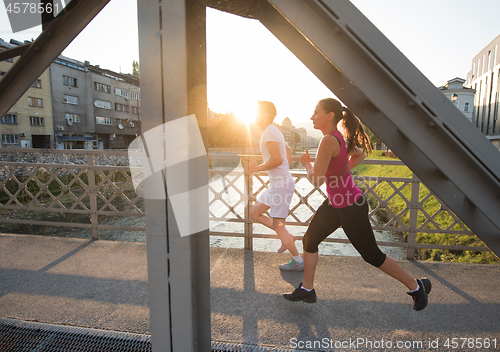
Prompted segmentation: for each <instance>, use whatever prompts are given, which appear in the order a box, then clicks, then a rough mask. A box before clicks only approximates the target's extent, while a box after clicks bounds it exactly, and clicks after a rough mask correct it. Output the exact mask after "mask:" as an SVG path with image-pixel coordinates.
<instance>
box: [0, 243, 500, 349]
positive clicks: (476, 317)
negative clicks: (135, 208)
mask: <svg viewBox="0 0 500 352" xmlns="http://www.w3.org/2000/svg"><path fill="white" fill-rule="evenodd" d="M210 250H211V264H210V266H211V311H212V340H216V341H224V342H233V343H245V344H252V345H258V344H260V345H265V346H279V347H288V348H291V347H292V348H293V347H302V348H304V349H309V350H332V351H333V350H339V351H342V350H344V351H347V350H350V351H351V350H360V351H362V350H375V349H376V348H377V347H384V346H385V347H388V345H387V343H388V342H390V343H392V344H393V346H392V349H394V350H397V349H398V348H397V347H398V345H397V344H398V343H399V344H400V345H401V344H403V345H402V347H405V346H404V344H406V347H408V346H410V345H413V347H414V348H410V349H403V350H405V351H426V350H429V351H438V350H439V351H441V350H450V351H451V350H452V349H451V348H450V349H447V348H446V346H445V343H446V341H447V339H449V343H450V344H451V343H452V342H456V343H458V344H459V345H460V346H461V345H462V343H463V342H464V340H460V338H474V339H483V340H474V343H473V345H474V346H477V344H478V342H479V341H482V342H484V341H485V340H484V339H487V338H489V339H490V343H491V347H490V348H489V349H488V350H490V351H494V350H500V294H499V292H500V266H498V265H475V264H458V263H435V262H409V261H400V264H401V265H402V266H403V267H404V268H405V269H406V270H408V271H409V272H410V273H411V274H412V275H414V276H416V277H422V276H427V277H429V278H430V279H431V281H432V284H433V288H432V293H431V294H430V304H429V306H428V307H427V308H426V309H425V310H423V311H421V312H416V311H414V310H413V309H412V308H411V299H410V297H409V296H407V295H406V293H405V292H406V289H405V288H404V287H403V286H402V285H401V284H400V283H398V282H396V281H395V280H393V279H391V278H390V277H388V276H386V275H384V274H382V273H381V272H380V271H379V270H378V269H375V268H373V267H371V266H369V265H368V264H366V263H364V262H363V260H362V259H361V258H358V257H337V256H322V257H321V258H320V262H319V264H318V271H317V276H316V283H317V285H316V290H317V293H318V299H319V300H318V302H317V303H315V304H305V303H302V302H297V303H293V302H288V301H286V300H285V299H283V298H282V297H281V294H282V293H284V292H289V291H291V290H292V289H293V287H294V286H297V285H298V284H299V283H300V282H301V279H302V273H282V272H280V270H279V269H278V265H279V264H281V263H284V262H286V261H287V260H288V259H289V255H288V254H277V253H265V252H251V251H245V250H240V249H225V248H211V249H210ZM147 297H148V294H147V265H146V245H145V244H144V243H134V242H111V241H90V240H81V239H74V238H54V237H38V236H24V235H0V316H2V317H10V318H18V319H25V320H31V321H40V322H48V323H57V324H69V325H75V326H80V327H91V328H99V329H110V330H116V331H128V332H136V333H149V330H150V329H149V307H148V298H147ZM452 338H456V339H458V340H451V339H452ZM493 339H496V344H497V348H493V343H494V342H493ZM382 340H383V342H382ZM469 342H470V343H472V340H470V341H466V344H465V347H464V348H463V349H454V350H463V351H471V350H475V349H474V348H469V347H468V346H467V344H468V343H469ZM436 343H438V347H439V348H432V347H434V346H436ZM429 344H431V345H430V346H431V348H430V347H429ZM330 347H332V348H330ZM335 347H337V348H335ZM450 347H452V346H450ZM477 350H482V351H484V350H485V349H477Z"/></svg>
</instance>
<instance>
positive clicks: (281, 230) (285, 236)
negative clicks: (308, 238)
mask: <svg viewBox="0 0 500 352" xmlns="http://www.w3.org/2000/svg"><path fill="white" fill-rule="evenodd" d="M272 226H273V227H272V228H273V230H274V231H276V234H277V235H278V237H279V239H280V240H281V243H283V245H284V246H285V247H286V248H287V249H288V250H289V251H290V253H291V254H292V256H294V257H298V256H299V251H298V250H297V247H295V238H294V237H293V236H292V235H291V234H290V232H288V230H287V229H286V227H285V219H279V218H273V220H272Z"/></svg>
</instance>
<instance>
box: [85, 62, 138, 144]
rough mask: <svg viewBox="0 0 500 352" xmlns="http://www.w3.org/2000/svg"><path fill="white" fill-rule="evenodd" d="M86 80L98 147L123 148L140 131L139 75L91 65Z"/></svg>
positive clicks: (88, 66)
mask: <svg viewBox="0 0 500 352" xmlns="http://www.w3.org/2000/svg"><path fill="white" fill-rule="evenodd" d="M86 68H87V69H88V70H89V72H90V77H89V83H90V86H89V87H90V89H91V96H92V104H91V106H92V110H93V111H92V112H93V118H94V124H95V135H96V138H97V141H98V148H99V149H126V148H127V147H128V145H129V144H130V143H131V142H132V141H133V140H134V139H135V138H136V137H137V136H138V135H139V134H140V130H141V126H140V124H141V122H140V99H141V96H140V88H139V78H137V77H134V76H132V75H129V74H121V73H117V72H113V71H110V70H106V69H102V68H100V67H99V66H91V65H90V64H89V63H86Z"/></svg>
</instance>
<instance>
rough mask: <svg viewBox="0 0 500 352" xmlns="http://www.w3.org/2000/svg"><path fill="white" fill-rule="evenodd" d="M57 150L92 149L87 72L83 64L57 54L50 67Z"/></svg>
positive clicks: (92, 128) (91, 113)
mask: <svg viewBox="0 0 500 352" xmlns="http://www.w3.org/2000/svg"><path fill="white" fill-rule="evenodd" d="M50 79H51V86H52V99H53V116H54V128H55V134H56V148H57V149H93V148H94V145H95V142H96V138H95V136H94V121H93V117H92V116H93V111H92V109H91V104H92V96H91V91H90V83H89V80H90V74H89V72H88V70H87V69H86V67H85V63H83V62H80V61H77V60H73V59H71V58H68V57H64V56H59V57H58V58H57V59H56V60H55V61H54V63H53V64H52V65H51V66H50Z"/></svg>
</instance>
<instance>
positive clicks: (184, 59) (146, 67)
mask: <svg viewBox="0 0 500 352" xmlns="http://www.w3.org/2000/svg"><path fill="white" fill-rule="evenodd" d="M138 10H139V14H138V15H139V54H140V66H141V67H140V71H141V102H142V128H143V132H145V131H148V130H151V129H153V128H157V127H158V126H162V125H163V126H164V125H165V124H166V123H168V122H169V121H173V120H175V119H179V118H182V117H184V116H188V115H191V114H196V117H197V120H198V125H199V127H200V131H201V132H202V136H203V137H204V139H205V136H206V133H205V131H206V114H207V100H206V99H207V98H206V50H205V42H206V37H205V7H204V5H202V4H201V1H198V0H163V1H160V0H147V1H142V2H141V4H140V6H138ZM145 142H146V143H147V141H145ZM166 142H167V143H168V142H169V141H166ZM205 142H206V139H205ZM205 145H206V143H205ZM164 152H165V151H164ZM179 152H182V150H179ZM191 165H193V164H191ZM200 173H204V174H206V175H207V181H208V162H205V163H204V162H201V161H200V163H198V164H197V165H196V166H194V167H193V169H192V170H191V172H190V174H191V175H197V174H198V175H199V174H200ZM151 177H157V178H159V179H160V180H159V183H161V184H164V185H165V184H166V181H167V180H166V177H168V176H167V175H166V174H165V173H156V174H153V175H152V176H151ZM151 181H154V180H151ZM155 184H158V183H157V182H150V181H149V180H148V182H145V194H146V197H147V195H148V194H152V193H157V192H162V190H159V189H152V188H151V187H154V185H155ZM163 191H164V190H163ZM198 201H199V202H205V203H206V204H207V206H208V194H207V198H206V199H198ZM183 220H184V219H177V221H183ZM184 221H185V220H184ZM207 224H208V218H207ZM146 236H147V250H148V277H149V302H150V317H151V335H152V346H153V350H154V351H161V352H167V351H209V350H210V345H211V340H210V333H211V330H210V272H209V268H210V265H209V264H210V263H209V240H208V229H207V230H206V231H202V232H200V233H197V234H194V235H191V236H187V237H181V236H180V232H179V229H178V226H177V223H176V219H175V217H174V213H173V209H172V205H171V203H170V202H169V201H168V200H167V201H165V200H163V201H162V200H153V199H146Z"/></svg>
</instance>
